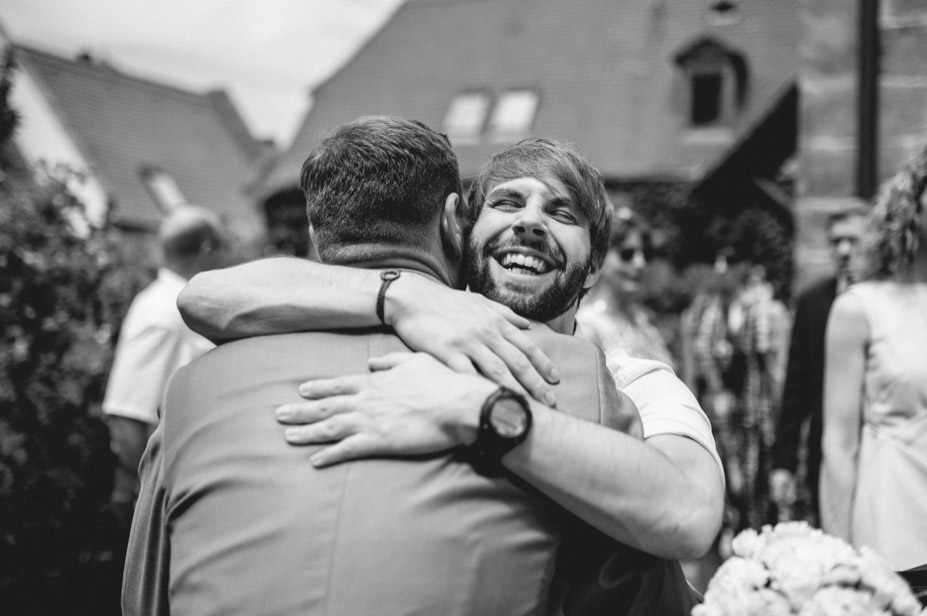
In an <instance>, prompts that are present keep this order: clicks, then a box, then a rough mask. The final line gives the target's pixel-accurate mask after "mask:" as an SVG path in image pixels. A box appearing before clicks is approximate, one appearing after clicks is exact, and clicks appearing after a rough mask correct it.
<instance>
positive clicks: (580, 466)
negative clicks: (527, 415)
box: [503, 403, 723, 558]
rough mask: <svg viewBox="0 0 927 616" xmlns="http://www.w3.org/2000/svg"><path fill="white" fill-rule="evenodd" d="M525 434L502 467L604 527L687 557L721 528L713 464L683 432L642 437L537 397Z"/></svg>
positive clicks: (642, 545) (646, 546)
mask: <svg viewBox="0 0 927 616" xmlns="http://www.w3.org/2000/svg"><path fill="white" fill-rule="evenodd" d="M532 404H533V414H534V419H535V423H534V427H533V428H532V432H531V435H530V437H529V438H528V440H527V441H525V443H524V444H522V445H521V446H519V447H517V448H516V449H514V450H513V451H511V452H510V453H509V454H507V455H506V456H505V457H504V458H503V463H504V464H505V466H506V467H508V468H509V469H510V470H512V471H513V472H514V473H515V474H517V475H519V476H520V477H522V478H523V479H525V480H527V481H528V482H530V483H531V484H533V485H534V486H535V487H537V488H539V489H540V490H542V491H543V492H544V493H546V494H547V495H548V496H550V497H551V498H553V499H554V500H555V501H557V502H558V503H560V504H561V505H563V506H564V507H565V508H566V509H568V510H569V511H571V512H572V513H574V514H576V515H577V516H579V517H581V518H582V519H584V520H585V521H586V522H588V523H590V524H592V525H593V526H595V527H596V528H598V529H599V530H601V531H602V532H604V533H606V534H608V535H610V536H612V537H614V538H616V539H618V540H620V541H622V542H624V543H627V544H628V545H631V546H633V547H636V548H638V549H640V550H643V551H645V552H648V553H651V554H655V555H658V556H664V557H672V558H692V557H697V556H701V555H702V554H704V553H705V551H707V550H708V548H709V547H710V545H711V542H712V541H713V540H714V537H715V535H716V534H717V532H718V528H719V525H720V521H721V507H722V504H723V486H722V483H721V478H720V473H719V472H718V469H717V465H716V463H715V461H714V460H713V458H712V457H711V455H710V454H709V453H708V452H707V451H706V450H705V449H704V448H703V447H702V446H701V445H699V444H698V443H696V442H695V441H692V440H691V439H688V438H686V437H681V436H658V437H654V438H653V439H650V440H648V441H639V440H637V439H635V438H633V437H631V436H628V435H626V434H623V433H621V432H617V431H614V430H610V429H608V428H604V427H602V426H599V425H597V424H592V423H589V422H585V421H582V420H580V419H577V418H574V417H570V416H568V415H566V414H564V413H561V412H558V411H554V410H553V409H549V408H547V407H544V406H541V405H539V404H536V403H532Z"/></svg>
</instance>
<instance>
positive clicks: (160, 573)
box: [122, 425, 171, 616]
mask: <svg viewBox="0 0 927 616" xmlns="http://www.w3.org/2000/svg"><path fill="white" fill-rule="evenodd" d="M162 438H163V426H162V425H159V426H158V428H157V429H156V430H155V431H154V433H153V434H152V436H151V439H150V440H149V441H148V447H147V448H146V449H145V453H144V455H143V457H142V461H141V464H140V465H139V476H140V479H141V489H140V491H139V495H138V502H136V504H135V516H134V518H133V520H132V530H131V532H130V533H129V546H128V549H127V552H126V566H125V572H124V575H123V581H122V613H123V615H124V616H136V615H139V616H141V615H144V616H162V615H163V616H167V615H168V614H169V613H170V606H169V603H168V585H169V582H170V558H171V549H170V537H169V535H168V528H167V515H166V505H167V490H166V486H165V484H164V463H163V458H162V455H161V444H162Z"/></svg>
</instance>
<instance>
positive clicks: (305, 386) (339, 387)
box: [299, 374, 367, 400]
mask: <svg viewBox="0 0 927 616" xmlns="http://www.w3.org/2000/svg"><path fill="white" fill-rule="evenodd" d="M366 378H367V375H363V374H359V375H353V376H339V377H336V378H333V379H318V380H315V381H306V382H305V383H302V384H301V385H300V386H299V395H301V396H302V397H303V398H308V399H310V400H317V399H319V398H328V397H330V396H347V395H351V394H356V393H357V392H358V391H359V390H360V387H361V385H362V384H363V382H364V379H366Z"/></svg>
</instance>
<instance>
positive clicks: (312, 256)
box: [306, 223, 322, 263]
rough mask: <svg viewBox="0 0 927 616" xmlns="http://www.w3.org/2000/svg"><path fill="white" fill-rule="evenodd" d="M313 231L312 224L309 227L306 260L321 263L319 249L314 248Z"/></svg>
mask: <svg viewBox="0 0 927 616" xmlns="http://www.w3.org/2000/svg"><path fill="white" fill-rule="evenodd" d="M315 246H316V245H315V229H314V228H313V226H312V224H311V223H310V225H309V252H308V254H307V255H306V258H307V259H309V260H310V261H315V262H316V263H321V262H322V258H321V257H320V256H319V249H318V248H316V247H315Z"/></svg>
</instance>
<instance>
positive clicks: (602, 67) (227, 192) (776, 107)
mask: <svg viewBox="0 0 927 616" xmlns="http://www.w3.org/2000/svg"><path fill="white" fill-rule="evenodd" d="M268 10H271V9H268ZM88 36H89V35H88ZM925 47H927V7H925V6H924V3H923V2H919V1H917V0H858V1H857V2H854V3H847V2H837V1H835V0H807V1H805V2H798V0H778V1H777V2H763V1H758V0H720V1H719V0H699V1H696V2H686V3H673V2H668V1H667V0H635V1H634V2H623V3H620V4H619V5H616V4H615V3H613V2H609V1H607V0H576V1H574V2H570V3H563V2H560V1H558V0H493V1H487V0H454V1H449V0H407V1H406V2H405V3H404V4H403V5H402V6H400V8H399V9H398V10H396V11H395V13H393V15H392V16H391V18H389V19H388V20H387V21H386V23H385V25H384V26H383V27H382V28H381V29H380V30H379V31H378V32H377V33H376V34H375V35H374V36H372V37H371V38H370V39H369V40H368V41H367V42H366V44H364V45H363V46H362V47H361V48H360V50H359V51H358V52H357V53H356V54H355V55H354V56H353V57H352V58H351V59H350V60H349V61H348V62H347V63H346V64H345V65H344V66H343V67H342V68H341V69H340V70H338V71H336V72H335V73H334V74H333V75H332V76H331V77H330V78H328V79H327V80H326V81H324V82H323V83H322V84H320V85H319V86H317V87H316V88H315V89H314V91H313V92H312V93H311V97H312V100H313V104H312V106H311V108H310V110H309V111H308V114H307V115H306V117H305V118H304V119H303V121H302V123H301V126H300V127H299V129H298V131H297V132H296V134H295V135H294V137H293V139H292V141H291V145H290V146H289V147H287V148H285V150H284V151H282V152H280V153H279V155H277V156H276V157H274V156H273V153H272V146H270V145H268V144H266V143H262V142H259V141H258V140H256V139H255V138H254V137H253V136H252V135H251V134H250V132H249V130H248V128H247V127H246V126H245V124H244V122H243V121H242V119H241V116H240V115H239V113H238V112H237V111H236V109H235V108H234V105H233V104H232V103H231V102H230V100H229V98H228V97H227V96H225V95H224V93H223V91H221V90H216V91H212V92H207V93H195V92H189V91H184V90H182V89H179V88H176V87H173V86H170V85H166V84H159V83H156V82H155V81H153V80H150V79H141V78H137V77H134V76H132V75H129V74H126V73H125V72H122V71H119V70H116V69H115V68H113V67H112V66H109V65H107V63H105V62H98V61H95V60H94V59H93V58H92V57H90V56H87V55H84V56H81V57H78V58H61V57H57V56H55V55H52V54H49V53H47V52H44V51H42V50H39V49H35V48H28V47H22V46H19V47H17V48H16V49H17V55H18V61H19V63H20V68H21V75H20V76H19V78H18V79H17V83H16V85H15V88H16V91H18V94H16V95H15V96H14V99H13V100H14V104H15V103H18V104H19V107H20V108H21V113H22V116H23V123H22V128H21V130H20V132H19V141H18V143H19V144H20V146H21V149H22V151H23V152H24V153H25V154H27V155H28V157H30V158H31V159H33V160H34V159H36V158H45V159H46V160H48V161H63V162H66V163H68V164H71V165H73V166H74V167H75V168H77V169H83V170H90V171H91V173H90V174H89V175H90V177H91V178H92V181H91V184H90V185H89V187H85V194H88V195H92V196H90V197H88V198H89V199H90V200H91V201H93V202H99V203H102V204H103V205H105V206H106V208H108V209H107V211H108V212H109V216H110V217H111V219H112V220H113V222H114V223H117V224H119V225H120V226H123V227H124V228H126V229H132V230H134V231H144V230H147V229H151V228H153V224H154V223H156V221H157V220H158V219H159V217H160V216H161V215H162V214H163V212H164V211H165V208H166V207H170V204H171V203H173V202H178V201H187V202H193V203H200V204H203V205H206V206H208V207H211V208H215V209H216V210H217V211H218V212H220V213H221V214H222V215H223V216H224V217H226V218H227V219H228V220H229V222H230V223H231V224H232V225H233V227H236V228H237V229H238V230H239V231H240V232H242V233H243V234H245V235H249V234H250V235H252V236H253V235H254V234H257V233H260V234H262V236H263V238H264V239H265V241H266V244H267V248H266V249H265V251H282V252H290V253H294V254H305V252H306V247H307V243H308V237H307V235H306V232H305V222H304V208H303V200H302V196H301V194H300V193H299V191H298V188H297V183H298V171H299V166H300V165H301V163H302V161H303V160H304V158H305V156H306V154H307V153H308V151H309V150H310V149H311V148H312V147H313V145H314V144H315V142H316V140H317V139H318V138H319V136H320V135H322V134H323V133H325V132H326V131H328V130H330V129H332V128H334V127H335V126H337V125H339V124H341V123H343V122H345V121H347V120H350V119H353V118H355V117H357V116H360V115H365V114H396V115H401V116H404V117H409V118H414V119H418V120H421V121H423V122H425V123H426V124H429V125H431V126H434V127H438V128H440V129H441V130H443V131H444V132H446V133H447V134H448V135H449V136H450V138H451V140H452V142H453V144H454V147H455V150H456V151H457V153H458V156H459V157H460V161H461V170H462V173H463V174H464V176H465V178H466V177H471V176H472V175H474V174H475V173H476V171H477V169H478V166H479V164H480V162H481V161H482V160H483V159H485V158H486V156H487V155H489V154H490V153H492V152H494V151H497V150H498V149H500V148H501V147H503V146H504V145H505V144H508V143H511V142H514V141H517V140H518V139H520V138H522V137H524V136H527V135H539V136H546V137H551V138H554V139H558V140H561V141H567V142H572V143H575V144H576V145H577V146H578V147H579V148H580V149H581V150H582V151H583V152H584V153H585V154H586V155H587V156H589V157H590V158H591V159H592V160H593V161H594V162H595V164H596V165H597V166H598V167H599V168H600V170H601V171H602V172H603V174H604V176H605V177H606V180H607V183H608V188H609V190H610V191H611V193H612V197H613V199H614V200H615V201H616V202H618V203H620V204H628V205H631V206H632V207H635V208H636V209H638V210H643V213H644V214H645V215H647V216H649V217H650V218H651V219H655V222H656V223H657V226H658V227H662V228H663V229H664V235H665V239H666V242H665V244H667V245H668V246H669V248H668V249H667V251H668V253H669V257H670V258H671V260H672V261H673V262H674V264H675V265H676V266H684V265H686V264H688V263H692V262H697V261H702V262H709V261H711V259H712V258H713V257H714V254H715V252H716V251H717V249H718V248H719V247H720V245H721V244H724V243H725V242H728V241H729V237H727V236H726V235H725V232H719V231H718V229H719V228H723V227H724V223H730V222H731V221H732V220H734V219H736V218H737V217H738V216H739V215H741V214H742V213H743V212H744V211H748V210H754V211H755V212H758V213H759V214H758V215H759V216H760V217H761V218H763V219H764V220H767V221H769V223H768V224H773V225H776V226H777V227H778V229H779V230H778V231H777V233H779V234H781V235H782V236H783V238H784V242H785V245H786V249H787V258H785V259H784V261H787V263H785V264H783V265H781V266H780V267H778V268H777V267H776V266H775V264H774V265H773V267H771V272H770V277H771V278H772V279H774V280H776V279H778V280H779V282H780V286H784V287H786V288H789V287H792V286H795V287H799V288H800V287H802V286H804V285H805V284H806V283H807V282H808V281H810V280H813V279H814V278H816V277H817V276H818V275H819V274H820V273H821V272H823V271H824V270H825V269H826V267H827V262H828V261H827V255H826V246H825V245H824V244H823V239H822V238H823V237H824V234H823V233H822V232H821V225H822V224H823V220H824V218H825V217H826V215H827V213H828V212H830V211H832V210H833V209H834V208H837V207H840V205H841V204H842V203H843V202H844V201H845V200H847V199H851V198H853V197H854V196H861V197H864V198H866V197H869V196H871V195H872V194H873V192H874V190H875V187H876V185H877V184H878V181H879V180H880V179H882V178H884V177H886V176H887V174H888V173H889V171H890V170H891V169H893V168H894V167H895V165H896V164H897V163H898V161H900V160H901V159H902V158H903V157H904V156H905V155H906V154H907V153H909V152H910V151H911V150H912V149H913V148H914V147H915V145H916V144H917V143H919V142H921V141H922V140H923V138H924V136H925V132H927V114H925V111H924V110H925V102H927V100H925V99H927V68H925V63H924V62H923V61H922V60H923V59H924V58H925V57H927V48H925ZM293 79H294V81H299V80H300V79H301V78H300V75H299V67H298V65H294V74H293ZM661 223H662V224H661ZM764 224H765V223H764ZM728 235H729V233H728ZM792 240H794V264H795V271H794V276H793V272H792V269H791V266H792V262H793V259H792V256H793V251H792V248H793V247H792ZM772 260H775V259H772ZM780 260H782V259H780ZM779 270H781V271H779ZM786 294H787V291H786Z"/></svg>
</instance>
